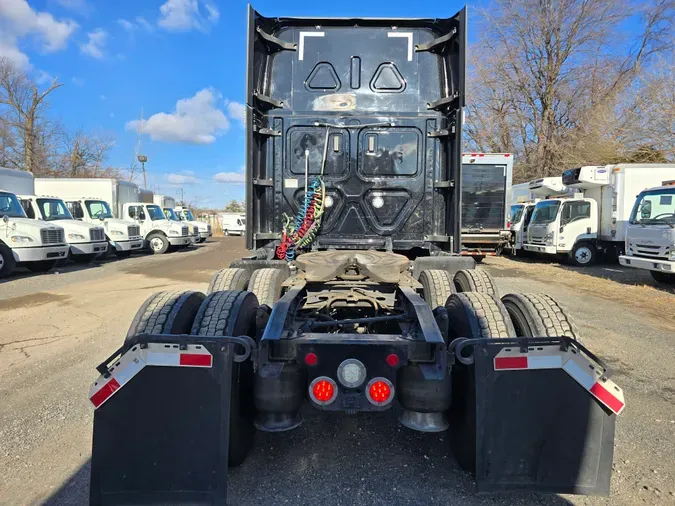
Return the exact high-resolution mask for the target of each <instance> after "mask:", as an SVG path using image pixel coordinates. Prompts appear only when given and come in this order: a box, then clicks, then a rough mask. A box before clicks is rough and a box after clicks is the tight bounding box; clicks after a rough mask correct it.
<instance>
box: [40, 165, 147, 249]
mask: <svg viewBox="0 0 675 506" xmlns="http://www.w3.org/2000/svg"><path fill="white" fill-rule="evenodd" d="M35 191H36V193H40V194H49V195H56V196H57V197H60V198H62V199H63V200H64V201H65V203H66V206H67V207H68V210H69V211H70V213H71V214H72V215H73V218H75V219H76V220H82V221H84V222H86V223H91V224H92V225H103V227H104V228H105V234H106V239H107V240H108V243H109V245H110V246H109V248H110V251H111V252H114V253H115V254H116V255H117V256H119V257H121V258H124V257H127V256H129V255H130V254H131V253H132V252H134V251H140V250H141V249H143V237H142V236H141V228H140V226H139V225H138V224H137V223H134V222H133V221H128V220H120V219H118V218H117V216H121V215H122V205H123V204H124V202H137V201H138V196H139V191H138V186H136V185H135V184H134V183H132V182H129V181H123V180H121V179H117V178H105V179H91V178H36V179H35Z"/></svg>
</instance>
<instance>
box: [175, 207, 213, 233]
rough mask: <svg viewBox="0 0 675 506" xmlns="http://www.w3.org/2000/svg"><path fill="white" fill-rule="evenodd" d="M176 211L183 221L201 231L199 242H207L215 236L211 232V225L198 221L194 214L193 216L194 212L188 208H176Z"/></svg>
mask: <svg viewBox="0 0 675 506" xmlns="http://www.w3.org/2000/svg"><path fill="white" fill-rule="evenodd" d="M174 211H176V214H177V215H178V217H179V218H180V219H181V221H185V222H187V223H188V225H190V226H196V227H197V229H198V230H199V242H205V241H206V240H207V239H208V238H209V237H211V236H212V235H213V232H212V231H211V225H210V224H209V223H206V222H205V221H198V220H196V219H195V217H194V214H192V211H191V210H190V209H188V208H187V207H183V206H176V208H175V209H174Z"/></svg>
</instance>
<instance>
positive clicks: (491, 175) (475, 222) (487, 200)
mask: <svg viewBox="0 0 675 506" xmlns="http://www.w3.org/2000/svg"><path fill="white" fill-rule="evenodd" d="M512 182H513V156H512V155H511V154H510V153H464V154H463V155H462V251H461V253H462V254H463V255H469V256H472V257H474V259H475V260H477V261H481V260H482V259H483V258H485V256H486V255H496V254H499V253H500V252H501V250H502V249H503V248H504V247H505V246H506V245H507V244H508V241H509V238H510V235H511V234H510V232H509V230H508V208H507V205H508V202H509V201H510V200H511V186H512Z"/></svg>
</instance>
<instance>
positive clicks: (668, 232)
mask: <svg viewBox="0 0 675 506" xmlns="http://www.w3.org/2000/svg"><path fill="white" fill-rule="evenodd" d="M673 176H674V177H675V171H674V172H673ZM619 263H620V264H621V265H625V266H627V267H634V268H636V269H645V270H648V271H649V272H650V274H651V275H652V277H653V278H654V280H656V281H657V282H659V283H665V284H669V285H675V179H673V180H670V181H664V182H663V184H662V186H658V187H655V188H649V189H648V190H644V191H643V192H641V193H640V195H638V198H637V200H636V201H635V205H634V206H633V212H632V213H631V215H630V220H628V225H627V226H626V249H625V254H623V255H621V256H620V257H619Z"/></svg>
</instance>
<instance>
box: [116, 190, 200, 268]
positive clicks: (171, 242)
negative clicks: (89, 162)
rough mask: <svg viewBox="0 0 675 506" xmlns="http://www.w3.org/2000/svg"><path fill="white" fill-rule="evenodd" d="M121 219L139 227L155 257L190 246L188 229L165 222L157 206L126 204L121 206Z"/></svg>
mask: <svg viewBox="0 0 675 506" xmlns="http://www.w3.org/2000/svg"><path fill="white" fill-rule="evenodd" d="M141 191H143V190H141ZM122 219H125V220H133V221H134V222H136V223H137V224H138V225H139V226H140V227H141V235H142V236H143V237H144V239H145V244H146V246H147V247H148V248H150V251H151V252H152V253H154V254H155V255H157V254H162V253H166V252H167V251H169V249H170V248H181V247H184V246H189V245H190V244H192V239H191V238H190V227H188V226H187V225H183V224H181V223H180V222H175V221H169V220H167V219H166V216H164V210H163V209H162V208H161V207H159V206H158V205H157V204H152V203H150V204H148V203H146V202H126V203H124V204H123V205H122Z"/></svg>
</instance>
